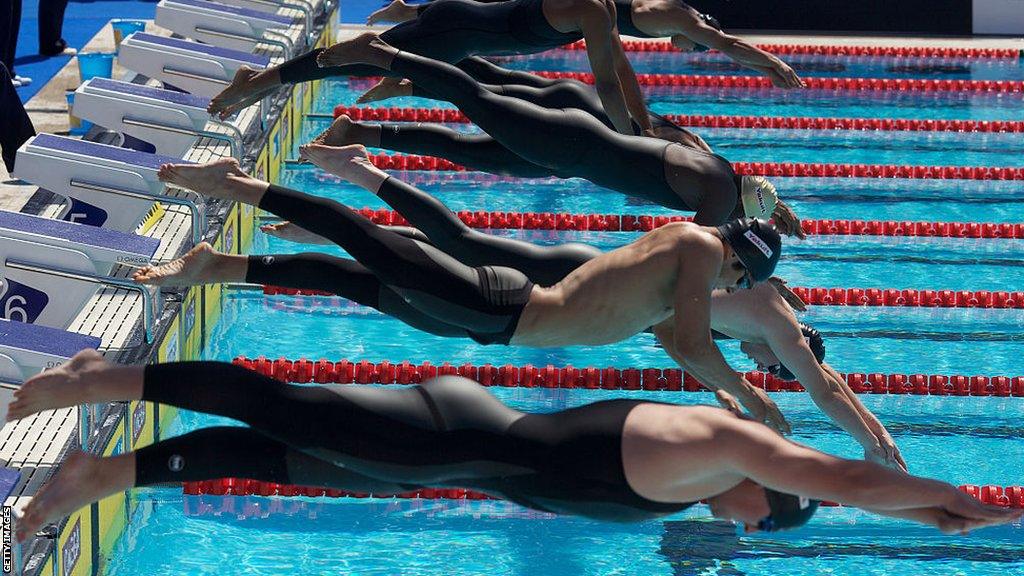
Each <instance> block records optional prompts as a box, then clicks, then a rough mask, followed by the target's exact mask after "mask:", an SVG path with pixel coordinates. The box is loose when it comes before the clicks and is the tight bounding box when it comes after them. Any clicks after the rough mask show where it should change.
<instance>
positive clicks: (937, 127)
mask: <svg viewBox="0 0 1024 576" xmlns="http://www.w3.org/2000/svg"><path fill="white" fill-rule="evenodd" d="M342 114H347V115H349V116H350V117H351V118H352V119H353V120H371V121H385V122H387V121H390V122H447V123H468V122H469V119H468V118H466V116H465V115H464V114H462V112H460V111H458V110H454V109H446V108H357V107H355V106H344V105H338V106H335V107H334V117H335V118H337V117H338V116H341V115H342ZM665 117H666V118H668V119H669V120H671V121H672V122H675V123H676V124H678V125H680V126H689V127H693V128H776V129H790V130H884V131H909V132H985V133H989V132H1013V133H1020V132H1024V122H1014V121H988V120H903V119H892V118H809V117H797V116H789V117H785V116H711V115H704V114H666V115H665Z"/></svg>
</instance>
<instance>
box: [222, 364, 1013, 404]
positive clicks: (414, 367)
mask: <svg viewBox="0 0 1024 576" xmlns="http://www.w3.org/2000/svg"><path fill="white" fill-rule="evenodd" d="M232 363H233V364H235V365H237V366H242V367H244V368H247V369H249V370H253V371H254V372H257V373H259V374H263V375H264V376H268V377H270V378H275V379H277V380H281V381H282V382H298V383H309V382H316V383H318V384H327V383H332V384H416V383H418V382H422V381H424V380H429V379H430V378H434V377H435V376H438V375H441V376H444V375H459V376H463V377H466V378H469V379H470V380H475V381H476V382H479V383H480V384H481V385H482V386H498V387H505V388H566V389H577V388H579V389H587V390H645V391H649V392H655V391H669V392H701V391H705V392H706V391H707V388H704V386H703V385H702V384H701V383H700V382H698V381H697V379H696V378H694V377H693V376H691V375H690V374H685V373H684V372H683V371H682V370H680V369H678V368H624V369H619V368H611V367H608V368H596V367H593V366H589V367H586V368H576V367H574V366H563V367H561V368H559V367H556V366H552V365H548V366H543V367H537V366H533V365H531V364H527V365H525V366H515V365H512V364H506V365H504V366H493V365H491V364H483V365H480V366H477V365H475V364H470V363H466V364H463V365H461V366H454V365H452V364H449V363H448V362H444V363H443V364H441V365H440V366H435V365H433V364H431V363H430V362H422V363H420V364H412V363H411V362H409V361H407V360H406V361H402V362H398V363H395V364H393V363H391V362H389V361H387V360H385V361H383V362H378V363H374V362H370V361H369V360H360V361H356V362H351V361H349V360H339V361H337V362H331V361H329V360H326V359H322V358H321V359H320V360H317V361H312V360H308V359H305V358H300V359H298V360H289V359H287V358H278V359H276V360H271V359H269V358H267V357H266V356H259V357H256V358H246V357H244V356H239V357H238V358H235V359H234V360H233V361H232ZM742 375H743V376H744V377H745V378H746V379H747V381H748V382H750V383H751V384H752V385H754V386H757V387H758V388H763V389H764V390H767V391H768V392H803V391H805V389H804V387H803V386H801V385H800V383H799V382H786V381H784V380H780V379H778V378H776V377H775V376H772V375H771V374H766V373H764V372H758V371H751V372H746V373H743V374H742ZM843 377H844V378H845V379H846V382H847V384H849V386H850V388H851V389H852V390H853V391H854V392H856V393H858V394H904V395H913V396H977V397H998V398H1005V397H1009V396H1014V397H1022V396H1024V376H1015V377H1010V376H964V375H958V374H954V375H950V376H947V375H944V374H882V373H873V374H865V373H849V374H845V375H844V376H843Z"/></svg>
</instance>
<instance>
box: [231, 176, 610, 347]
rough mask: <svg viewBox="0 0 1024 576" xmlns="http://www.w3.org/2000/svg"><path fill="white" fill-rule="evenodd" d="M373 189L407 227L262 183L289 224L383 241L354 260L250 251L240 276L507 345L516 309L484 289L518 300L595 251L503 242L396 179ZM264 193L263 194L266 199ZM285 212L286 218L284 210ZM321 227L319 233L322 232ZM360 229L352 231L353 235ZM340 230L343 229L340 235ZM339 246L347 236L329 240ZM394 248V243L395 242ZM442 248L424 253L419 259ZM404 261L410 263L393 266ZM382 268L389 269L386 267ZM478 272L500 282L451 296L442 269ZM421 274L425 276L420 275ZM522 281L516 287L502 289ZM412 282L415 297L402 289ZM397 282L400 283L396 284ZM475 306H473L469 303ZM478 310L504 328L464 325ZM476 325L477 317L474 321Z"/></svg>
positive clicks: (438, 331) (442, 332)
mask: <svg viewBox="0 0 1024 576" xmlns="http://www.w3.org/2000/svg"><path fill="white" fill-rule="evenodd" d="M377 195H378V196H379V197H380V198H381V199H382V200H384V201H385V202H387V203H388V204H390V205H391V206H392V207H393V208H395V210H397V211H398V212H399V213H401V214H402V215H403V216H404V217H405V218H406V220H408V221H409V222H410V223H411V224H412V225H413V226H415V227H416V229H417V230H402V229H396V230H386V229H384V228H381V227H377V226H376V225H374V224H372V223H371V222H369V221H368V220H366V219H365V218H363V217H362V216H360V215H359V214H358V213H356V212H353V211H352V210H350V209H349V208H347V207H346V206H343V205H341V204H339V203H338V202H334V201H332V200H325V199H323V198H318V197H315V196H311V195H308V194H304V193H302V192H297V191H294V190H287V189H284V188H280V187H278V186H271V187H270V189H268V191H267V194H266V195H265V196H264V200H263V202H262V203H261V206H262V207H263V208H265V209H267V210H269V211H271V212H274V213H276V214H278V215H281V216H283V217H287V218H288V219H290V220H291V221H292V222H293V223H294V224H295V225H297V226H300V227H302V228H305V229H307V230H310V231H312V232H316V233H318V234H321V235H323V236H325V237H327V238H329V239H331V240H335V241H337V239H339V238H341V236H340V235H339V234H340V230H341V229H342V228H349V229H353V230H354V231H355V232H356V233H357V234H358V233H359V232H360V231H366V230H369V229H370V227H372V228H373V229H374V230H373V232H374V234H375V235H376V236H378V237H380V238H383V241H381V243H380V244H379V245H378V246H376V247H374V248H373V249H372V250H370V251H369V254H366V253H359V252H353V251H351V250H350V253H352V254H353V255H354V256H356V258H357V259H359V262H356V261H353V260H348V259H345V258H338V257H335V256H330V255H327V254H322V253H315V252H310V253H301V254H279V255H268V256H250V257H249V266H248V273H247V275H246V281H247V282H253V283H258V284H274V285H279V286H287V287H290V288H300V289H313V290H325V291H328V292H331V293H334V294H337V295H339V296H342V297H343V298H347V299H349V300H352V301H353V302H357V303H359V304H362V305H363V306H369V307H371V308H374V309H376V310H379V311H381V312H383V313H384V314H387V315H389V316H393V317H395V318H397V319H399V320H401V321H403V322H405V323H406V324H408V325H410V326H412V327H414V328H417V329H419V330H422V331H424V332H429V333H431V334H435V335H438V336H445V337H461V338H467V337H468V338H473V339H475V340H477V341H478V342H481V343H484V344H488V343H492V342H499V343H508V338H510V337H511V335H512V333H511V332H510V331H509V330H514V328H515V326H514V322H513V320H512V318H510V317H509V314H511V315H512V316H515V318H518V312H517V311H516V310H515V308H516V306H511V307H510V308H511V309H512V312H510V311H509V307H503V306H501V305H498V304H495V305H493V306H492V305H487V304H486V302H502V301H503V300H508V298H503V296H502V295H501V294H498V293H491V292H493V291H494V290H496V289H497V288H498V287H500V286H505V287H506V289H510V290H512V291H513V292H516V293H517V294H518V297H517V298H515V299H513V300H514V301H516V302H521V303H525V300H524V299H523V297H524V296H525V297H528V296H529V292H528V288H527V287H528V286H529V287H532V285H533V284H539V285H541V286H553V285H554V284H557V283H558V282H560V281H561V280H562V279H563V278H565V277H566V276H567V275H568V274H569V273H570V272H572V271H573V270H575V269H576V268H578V267H580V266H581V265H583V263H585V262H587V261H588V260H590V259H592V258H594V257H596V256H598V255H600V254H601V251H600V250H598V249H597V248H595V247H593V246H589V245H586V244H579V243H567V244H558V245H555V246H540V245H537V244H532V243H529V242H523V241H520V240H515V239H511V238H502V237H499V236H493V235H490V234H484V233H481V232H478V231H475V230H473V229H471V228H469V227H468V226H466V224H465V223H463V222H462V221H461V220H459V218H458V216H456V215H455V214H453V213H452V212H451V211H450V210H448V208H447V207H445V205H444V204H442V203H441V202H439V201H438V200H437V199H436V198H434V197H433V196H431V195H430V194H427V193H426V192H423V191H422V190H419V189H418V188H415V187H413V186H410V185H409V184H406V183H405V182H402V181H401V180H398V179H396V178H393V177H392V178H388V179H387V180H385V181H384V183H383V184H381V186H380V188H379V190H378V191H377ZM268 197H269V198H268ZM286 214H287V215H286ZM323 231H326V234H324V233H323ZM360 235H361V234H360ZM346 236H347V235H346ZM339 244H341V245H342V246H343V247H347V246H348V245H349V242H348V241H344V242H339ZM396 244H397V245H398V246H399V248H395V247H394V246H395V245H396ZM427 254H430V255H437V254H443V255H444V257H443V258H441V257H437V258H431V257H429V256H427V257H424V256H425V255H427ZM389 258H391V259H395V260H396V263H395V264H394V266H393V267H394V268H395V270H392V271H391V274H388V273H387V272H386V271H385V272H384V273H383V274H378V272H380V271H381V268H380V266H383V265H377V264H375V262H376V261H377V260H386V259H389ZM408 259H413V260H416V261H418V262H419V264H418V265H416V266H410V267H407V268H405V269H404V270H403V269H402V268H403V266H404V262H405V261H406V260H408ZM388 266H389V267H392V266H391V265H388ZM467 269H468V270H485V272H483V273H480V272H478V275H481V276H482V277H483V278H486V279H490V278H492V277H493V276H496V275H497V276H501V277H503V278H504V282H497V283H491V282H480V281H478V282H475V283H474V282H472V281H470V282H469V284H468V285H469V286H470V287H471V288H469V289H470V290H471V291H472V290H475V291H476V294H475V295H474V296H473V297H471V298H470V300H469V301H467V302H466V303H462V302H461V301H460V300H459V298H460V295H458V294H456V293H455V292H450V291H447V290H446V289H445V287H446V281H447V280H446V278H447V277H448V276H449V275H455V276H458V277H463V278H465V277H469V278H470V280H472V275H471V274H470V273H467V272H466V270H467ZM424 275H429V276H430V278H423V276H424ZM520 285H521V286H522V288H521V289H519V290H518V291H516V290H514V289H512V288H509V287H515V286H520ZM409 286H411V287H413V291H414V292H419V293H422V292H424V291H427V292H429V293H428V294H425V295H424V294H416V293H414V292H410V291H409V290H408V288H407V287H409ZM403 287H406V288H403ZM474 303H475V304H474ZM476 311H479V312H480V313H481V314H482V315H483V317H484V318H486V317H491V316H495V317H502V316H504V317H509V319H508V325H507V326H506V328H505V329H504V330H499V331H496V332H498V333H494V332H495V331H493V330H490V331H483V332H488V334H483V333H481V330H479V329H472V328H470V325H471V324H474V323H476V322H477V321H476V320H474V319H473V318H474V317H475V316H476ZM481 321H482V320H481Z"/></svg>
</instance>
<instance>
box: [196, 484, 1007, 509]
mask: <svg viewBox="0 0 1024 576" xmlns="http://www.w3.org/2000/svg"><path fill="white" fill-rule="evenodd" d="M959 488H960V490H961V491H963V492H966V493H967V494H970V495H971V496H974V497H975V498H977V499H979V500H981V501H982V502H984V503H986V504H994V505H996V506H1004V507H1007V508H1024V486H1006V487H1003V486H996V485H994V484H987V485H984V486H979V485H977V484H963V485H961V486H960V487H959ZM182 492H183V493H184V494H186V495H189V496H200V495H210V496H307V497H312V498H318V497H325V496H326V497H328V498H420V499H423V500H499V499H497V498H494V497H492V496H489V495H487V494H484V493H482V492H476V491H474V490H465V489H462V488H424V489H422V490H415V491H412V492H402V493H400V494H370V493H367V492H350V491H348V490H337V489H334V488H318V487H316V486H299V485H295V484H278V483H276V482H263V481H260V480H247V479H244V478H219V479H216V480H202V481H199V482H183V483H182ZM821 505H822V506H841V504H837V503H835V502H822V503H821Z"/></svg>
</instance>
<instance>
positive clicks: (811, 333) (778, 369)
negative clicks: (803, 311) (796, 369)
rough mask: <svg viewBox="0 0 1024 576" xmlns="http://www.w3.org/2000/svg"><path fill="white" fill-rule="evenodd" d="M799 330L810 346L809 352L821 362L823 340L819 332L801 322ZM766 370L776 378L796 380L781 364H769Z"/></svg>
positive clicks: (823, 351) (788, 380)
mask: <svg viewBox="0 0 1024 576" xmlns="http://www.w3.org/2000/svg"><path fill="white" fill-rule="evenodd" d="M800 332H802V333H803V335H804V340H806V341H807V345H808V346H809V347H810V348H811V352H812V353H813V354H814V358H815V359H816V360H817V361H818V364H821V363H822V362H824V361H825V341H824V340H822V338H821V332H818V331H817V330H816V329H814V328H811V327H810V326H808V325H807V324H804V323H803V322H801V323H800ZM768 372H771V373H772V374H773V375H774V376H775V377H776V378H779V379H781V380H785V381H787V382H792V381H793V380H796V376H795V375H794V374H793V373H792V372H790V371H789V368H786V367H785V366H783V365H782V364H776V365H775V366H769V367H768Z"/></svg>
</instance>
